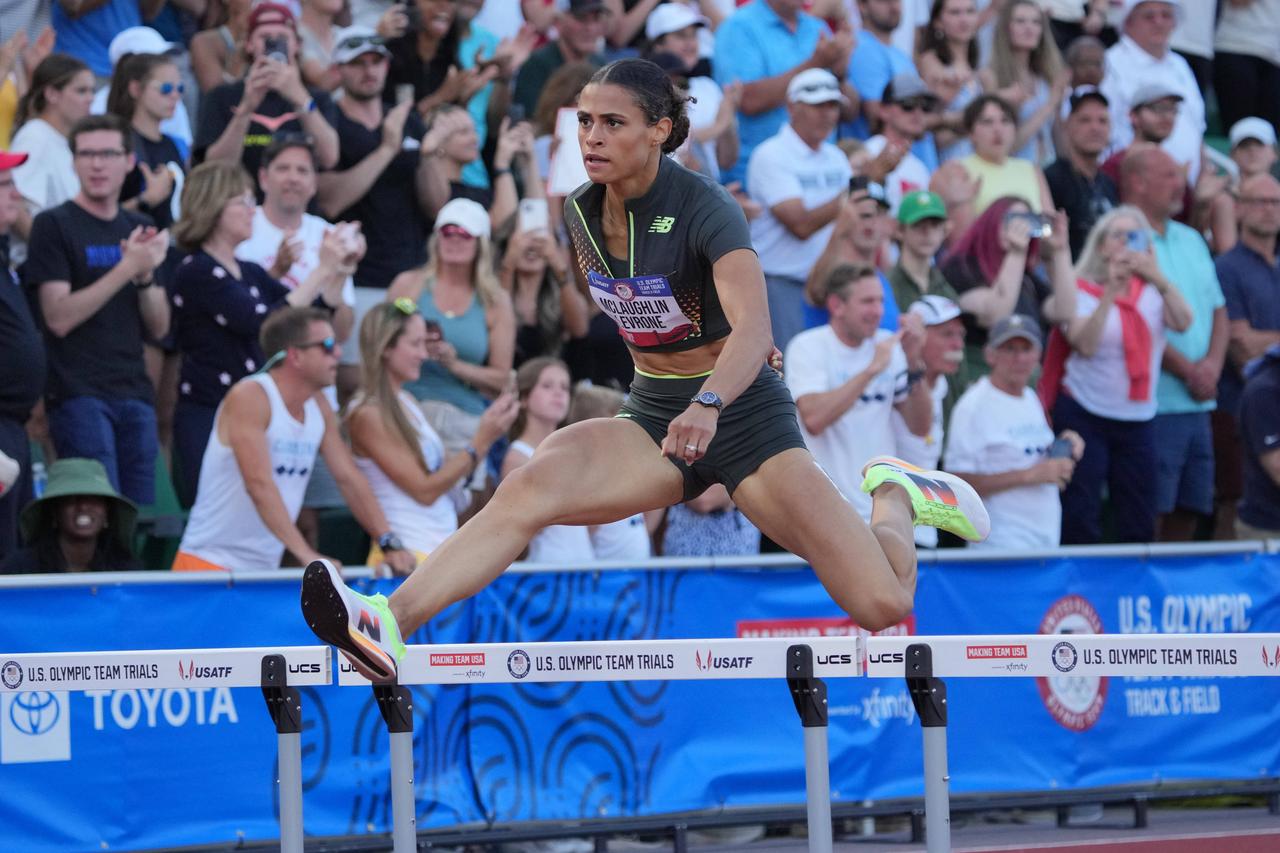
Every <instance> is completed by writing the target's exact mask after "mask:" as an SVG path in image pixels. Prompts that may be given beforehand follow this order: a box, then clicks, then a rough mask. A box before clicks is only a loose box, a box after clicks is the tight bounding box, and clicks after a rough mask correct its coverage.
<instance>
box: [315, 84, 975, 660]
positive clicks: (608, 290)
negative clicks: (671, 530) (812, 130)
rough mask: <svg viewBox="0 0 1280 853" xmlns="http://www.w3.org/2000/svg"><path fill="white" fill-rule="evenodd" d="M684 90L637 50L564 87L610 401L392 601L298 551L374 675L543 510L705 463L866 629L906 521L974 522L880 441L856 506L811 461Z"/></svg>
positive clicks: (580, 254) (608, 497) (325, 631)
mask: <svg viewBox="0 0 1280 853" xmlns="http://www.w3.org/2000/svg"><path fill="white" fill-rule="evenodd" d="M685 101H686V96H684V95H683V94H682V93H680V92H679V91H678V90H677V89H676V88H675V87H674V86H673V85H672V83H671V80H670V79H669V78H668V77H667V75H666V74H665V73H664V72H663V71H662V69H661V68H659V67H658V66H657V65H654V64H653V63H651V62H648V61H646V60H642V59H624V60H619V61H617V62H613V63H611V64H609V65H606V66H605V67H604V68H602V69H600V70H599V71H598V72H596V74H595V75H594V76H593V77H592V79H591V82H590V83H588V85H587V86H586V88H585V89H583V91H582V95H581V97H580V98H579V100H578V128H579V129H578V143H579V146H580V148H581V150H582V152H583V163H584V166H585V168H586V170H587V172H588V174H589V176H590V177H591V181H590V182H589V183H586V184H583V185H582V186H581V187H579V188H578V189H577V190H576V191H575V192H574V193H573V194H572V195H571V196H570V197H568V198H567V199H566V200H565V221H566V224H567V226H568V229H569V233H570V236H571V239H572V241H573V249H574V252H575V254H576V260H577V265H578V266H577V268H578V271H579V273H580V274H581V276H582V279H583V280H585V281H584V283H585V284H586V286H587V287H588V288H589V289H590V291H591V294H592V297H593V299H595V300H596V302H597V304H598V305H600V308H601V310H602V311H603V312H606V313H608V314H609V315H610V316H611V317H612V318H613V319H614V320H615V322H617V323H618V325H619V329H620V331H621V333H622V336H623V337H624V338H625V339H626V340H627V342H628V345H629V347H630V350H631V353H632V357H633V358H634V360H635V366H636V374H635V379H634V380H633V381H632V384H631V395H630V398H629V399H628V402H627V404H626V406H625V408H624V409H623V410H622V412H620V413H619V416H618V417H615V418H593V419H591V420H586V421H582V422H581V423H576V424H573V425H571V426H568V427H565V428H564V429H560V430H556V431H555V432H554V433H552V434H551V435H550V436H548V437H547V438H546V439H545V440H543V441H542V442H541V443H540V444H539V446H538V449H537V452H536V453H534V454H532V456H531V457H530V459H529V460H528V461H527V462H525V464H523V465H521V466H520V467H519V468H518V469H516V470H515V471H512V472H511V473H510V474H509V475H508V476H507V477H506V478H505V479H504V480H503V481H502V483H501V485H499V487H498V490H497V492H496V493H495V495H494V497H493V499H492V500H490V501H489V503H488V504H486V505H485V507H484V508H483V509H481V510H480V512H479V513H477V514H476V515H475V516H473V517H472V518H471V520H470V521H468V522H467V523H466V524H465V525H463V526H462V527H461V528H460V529H459V530H458V532H457V533H456V534H454V535H453V536H451V537H450V538H449V539H448V540H446V541H445V542H444V543H443V544H442V545H440V547H438V548H436V549H435V550H434V551H433V552H432V553H431V554H430V555H429V556H428V557H427V559H426V560H425V561H424V562H422V563H421V564H420V565H419V566H418V568H417V569H416V570H415V571H414V574H413V575H412V576H411V577H410V578H409V579H408V580H407V581H405V582H404V584H402V585H401V586H400V588H399V589H398V590H397V591H396V593H395V594H394V595H393V596H392V598H391V599H390V600H389V601H388V600H387V599H386V598H384V597H382V596H363V595H360V594H358V593H356V592H354V591H353V590H351V589H349V588H348V587H347V586H346V584H345V583H343V581H342V578H341V576H340V575H339V574H338V572H337V569H336V567H335V566H333V565H332V564H331V563H330V562H328V561H326V560H317V561H315V562H313V563H312V564H311V565H309V566H308V567H307V570H306V572H305V573H304V577H303V585H302V602H301V604H302V611H303V616H304V618H305V619H306V621H307V624H308V625H309V626H310V627H311V629H312V630H313V631H314V632H315V633H316V635H317V636H318V637H320V638H321V639H322V640H324V641H325V642H328V643H332V644H333V645H336V646H337V647H338V648H339V650H340V651H341V652H342V653H343V654H344V655H345V656H346V657H347V658H348V659H349V660H350V661H351V662H352V664H353V665H354V666H355V667H356V669H357V670H358V671H360V672H361V673H364V674H365V675H367V676H368V677H369V678H371V679H375V680H378V681H388V680H392V679H394V678H395V676H396V672H397V668H398V666H399V661H400V659H401V658H402V657H403V655H404V645H403V641H402V640H401V638H402V637H404V636H408V635H409V634H411V633H412V632H413V631H415V630H417V628H418V627H420V626H421V625H423V624H424V623H426V622H427V620H429V619H431V618H432V617H434V616H435V615H436V614H438V613H439V612H440V611H441V610H442V609H444V608H445V607H447V606H448V605H450V604H452V603H453V602H456V601H460V600H461V599H464V598H466V597H468V596H470V595H473V594H474V593H476V592H478V591H479V590H481V589H483V588H484V587H485V586H486V585H487V584H489V583H490V582H492V581H493V580H494V579H495V578H497V577H498V576H499V575H500V574H502V572H503V571H505V570H506V568H507V567H508V566H509V565H510V564H511V563H512V561H513V560H515V559H516V558H517V557H518V556H519V555H520V554H521V552H523V551H524V549H525V548H526V547H527V546H528V544H529V542H530V540H532V539H533V537H534V535H535V534H536V533H537V532H538V531H539V530H541V529H543V528H545V527H547V526H548V525H594V524H607V523H610V522H614V521H617V520H618V519H622V518H629V517H631V516H633V515H635V514H636V513H639V512H646V511H648V510H653V509H658V508H661V507H664V506H669V505H671V504H674V503H678V502H680V501H682V500H687V499H689V498H692V497H696V496H697V495H699V494H701V493H702V492H703V491H705V490H706V489H708V488H709V487H710V486H711V485H713V484H715V483H721V484H723V485H725V486H726V487H727V489H728V490H729V492H730V493H731V494H732V496H733V499H734V501H735V502H736V503H737V504H738V506H739V508H740V509H741V510H742V511H743V513H744V514H746V516H747V517H748V518H750V519H751V520H752V522H753V523H755V524H756V525H757V526H758V527H759V528H760V529H761V530H762V531H763V532H764V533H765V534H767V535H768V536H769V537H770V538H771V539H773V540H774V541H776V542H779V543H780V544H782V545H784V547H787V548H789V549H791V550H793V551H794V552H795V553H797V554H798V555H800V556H801V557H803V558H804V559H806V560H807V561H808V562H809V564H810V565H812V566H813V568H814V571H815V572H816V574H817V576H818V578H819V579H820V580H821V581H822V582H823V583H824V585H825V586H826V588H827V590H828V591H829V592H830V593H831V595H832V597H833V598H834V599H835V601H836V602H837V604H838V605H839V606H841V607H842V608H844V609H845V610H846V611H848V613H849V614H850V615H851V616H852V617H853V618H854V619H856V620H857V622H858V624H859V625H861V626H863V627H865V628H868V629H872V630H874V629H877V628H883V627H886V626H889V625H893V624H895V623H897V622H898V621H900V620H901V619H902V618H903V617H905V616H906V614H907V613H908V612H910V610H911V607H912V603H913V600H914V597H915V587H916V554H915V545H914V542H913V541H912V528H913V525H914V524H930V525H934V526H939V527H945V528H947V529H950V530H952V531H953V532H956V533H957V534H959V535H965V536H968V537H969V538H971V539H982V538H983V537H984V536H986V534H987V533H988V532H989V527H988V524H987V517H986V510H985V509H983V507H982V503H981V501H980V500H978V498H977V496H976V494H975V493H974V492H973V490H972V489H970V488H969V487H968V485H967V484H965V483H964V482H963V481H961V480H958V479H956V478H954V477H951V476H950V475H948V474H943V473H941V472H922V471H918V470H916V469H914V468H911V469H910V470H908V469H906V468H904V467H903V465H904V464H905V463H900V462H899V461H898V460H894V459H889V458H877V459H873V460H870V461H868V463H867V465H866V467H865V476H866V478H865V480H864V482H863V485H862V488H863V490H864V491H865V492H868V493H870V494H872V496H873V500H874V502H875V508H874V509H873V510H872V512H873V523H872V524H871V525H868V524H867V523H866V522H864V521H863V520H862V519H861V518H860V517H859V516H858V515H857V513H856V512H854V510H853V508H852V507H850V506H849V504H848V502H847V501H845V500H843V499H842V498H841V497H840V494H839V492H837V491H836V487H835V486H834V485H832V483H831V480H830V479H829V478H828V477H827V475H826V474H824V473H823V472H822V469H821V468H819V467H818V465H817V464H816V463H815V462H814V461H813V457H812V456H811V455H810V454H809V452H808V451H807V450H806V449H805V447H804V437H803V436H802V435H801V433H800V428H799V425H798V424H797V421H796V407H795V402H794V401H793V400H792V399H791V395H790V394H789V393H788V391H787V388H786V385H785V384H783V381H782V378H781V377H780V376H779V375H778V373H777V372H776V371H775V370H774V369H771V364H770V363H772V364H779V365H780V362H779V361H777V360H776V359H775V358H774V356H775V355H776V350H775V349H774V347H773V343H772V338H773V336H772V334H771V331H770V327H769V311H768V300H767V298H766V296H765V284H764V273H763V272H762V271H761V269H760V264H759V261H758V260H757V259H756V256H755V253H754V251H752V249H751V235H750V232H749V230H748V228H747V222H746V217H745V216H744V215H743V213H742V209H741V208H740V207H739V206H738V203H737V202H736V201H734V199H733V197H732V196H730V195H729V193H728V192H727V191H725V189H724V188H723V187H720V186H719V185H717V184H716V183H715V182H713V181H711V180H710V179H709V178H707V177H705V176H703V175H699V174H697V173H694V172H691V171H689V170H688V169H685V168H684V167H682V166H680V165H679V164H677V163H675V162H674V161H672V160H671V158H670V157H668V156H667V155H668V154H669V153H671V152H672V151H674V150H676V149H677V148H679V147H680V145H681V143H682V142H684V139H685V138H686V136H687V135H688V132H689V118H688V113H687V112H686V109H685ZM846 180H847V176H846ZM452 203H455V204H456V203H458V202H452ZM442 214H443V212H442ZM480 214H481V215H483V211H480ZM455 257H458V256H455ZM441 295H442V294H441V291H440V290H439V289H438V287H437V289H436V296H435V298H436V301H437V302H439V301H440V297H441ZM766 362H770V363H766ZM836 393H837V394H838V393H839V392H836ZM374 626H378V627H377V628H376V629H375V628H374Z"/></svg>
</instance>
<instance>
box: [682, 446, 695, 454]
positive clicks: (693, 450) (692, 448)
mask: <svg viewBox="0 0 1280 853" xmlns="http://www.w3.org/2000/svg"><path fill="white" fill-rule="evenodd" d="M684 449H685V450H688V451H689V452H690V453H697V452H698V445H696V444H686V445H685V446H684Z"/></svg>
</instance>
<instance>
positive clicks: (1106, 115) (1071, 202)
mask: <svg viewBox="0 0 1280 853" xmlns="http://www.w3.org/2000/svg"><path fill="white" fill-rule="evenodd" d="M1069 103H1070V109H1071V112H1070V113H1069V114H1068V115H1067V120H1066V122H1065V133H1064V135H1063V144H1062V145H1061V146H1060V147H1059V149H1058V159H1057V160H1055V161H1053V163H1051V164H1050V165H1049V166H1047V167H1046V168H1045V170H1044V179H1045V181H1047V182H1048V184H1049V192H1050V194H1051V195H1052V196H1053V201H1054V203H1055V204H1056V205H1058V207H1060V208H1061V209H1062V211H1063V212H1064V213H1066V214H1067V227H1068V229H1069V231H1068V242H1069V243H1070V245H1071V257H1073V258H1078V257H1080V252H1081V250H1083V249H1084V241H1085V239H1086V238H1087V237H1088V236H1089V232H1090V231H1091V230H1092V229H1093V226H1094V223H1096V222H1097V221H1098V219H1099V218H1100V217H1101V216H1103V215H1105V214H1106V212H1107V211H1109V210H1111V209H1112V208H1113V207H1116V206H1117V205H1119V204H1120V191H1119V189H1118V188H1117V187H1116V182H1115V179H1114V177H1113V176H1111V175H1108V174H1106V173H1104V172H1103V171H1102V170H1101V169H1099V163H1098V158H1099V157H1100V156H1101V155H1102V152H1103V151H1105V150H1106V149H1107V145H1108V144H1109V142H1110V139H1111V113H1110V111H1109V105H1108V104H1107V98H1106V96H1105V95H1103V94H1102V92H1101V90H1099V89H1098V88H1097V87H1096V86H1080V87H1077V88H1076V89H1075V90H1074V91H1072V93H1071V97H1070V101H1069Z"/></svg>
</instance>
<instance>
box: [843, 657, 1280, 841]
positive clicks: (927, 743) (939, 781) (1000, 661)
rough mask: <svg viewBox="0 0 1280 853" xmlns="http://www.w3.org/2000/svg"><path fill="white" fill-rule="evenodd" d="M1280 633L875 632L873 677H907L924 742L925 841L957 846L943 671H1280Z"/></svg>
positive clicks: (1059, 674) (1010, 674)
mask: <svg viewBox="0 0 1280 853" xmlns="http://www.w3.org/2000/svg"><path fill="white" fill-rule="evenodd" d="M1277 646H1280V634H1065V633H1064V634H992V635H985V636H983V635H973V636H933V637H930V636H895V637H868V638H867V640H866V645H865V648H866V655H867V657H866V661H867V663H866V674H867V677H869V678H903V677H905V678H906V680H907V691H908V693H909V695H910V696H911V699H912V702H913V704H914V705H915V708H916V713H917V714H918V715H919V717H920V726H921V730H922V736H923V742H924V788H925V797H924V799H925V844H926V849H927V851H928V853H946V852H947V851H950V850H951V800H950V781H951V777H950V775H949V774H948V771H947V690H946V683H945V682H944V681H943V680H942V679H943V678H1087V677H1100V676H1153V675H1154V676H1200V677H1203V676H1212V677H1225V676H1272V677H1275V676H1280V666H1278V665H1277V662H1276V657H1277V655H1276V653H1275V649H1276V648H1277Z"/></svg>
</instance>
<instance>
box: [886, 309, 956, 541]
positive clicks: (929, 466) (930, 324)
mask: <svg viewBox="0 0 1280 853" xmlns="http://www.w3.org/2000/svg"><path fill="white" fill-rule="evenodd" d="M908 313H910V314H911V315H912V316H915V317H919V318H920V320H921V322H922V323H924V330H925V332H924V346H923V348H922V349H921V351H920V359H921V363H922V364H923V365H924V378H923V379H921V380H920V384H921V385H923V386H925V387H926V388H928V389H929V399H930V404H931V407H932V408H931V414H932V420H931V421H930V423H929V431H928V433H926V434H925V435H916V434H915V433H914V432H912V431H911V428H910V427H909V426H907V419H906V418H904V417H903V416H902V413H901V412H899V411H898V410H897V409H894V410H893V414H892V416H891V417H892V424H893V440H894V444H896V445H897V448H898V450H897V453H896V456H897V457H898V458H899V459H901V460H903V461H904V462H910V463H911V464H912V465H915V466H916V467H917V468H923V469H924V470H926V471H932V470H934V469H935V468H937V467H938V461H939V460H940V459H941V458H942V439H943V435H944V433H945V428H944V423H943V416H942V404H943V401H944V400H946V398H947V391H948V390H949V386H948V384H947V377H948V376H951V375H952V374H954V373H955V372H956V371H957V370H959V369H960V364H961V362H963V361H964V321H963V320H961V319H960V313H961V312H960V306H959V305H957V304H956V303H954V302H952V301H951V300H950V299H948V298H947V297H945V296H938V295H937V294H936V293H931V294H928V295H926V296H924V297H922V298H921V299H920V301H919V302H914V303H912V305H911V308H910V309H909V311H908ZM916 544H917V545H922V546H924V547H925V548H937V547H938V530H937V528H935V527H924V526H921V527H917V528H916Z"/></svg>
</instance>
